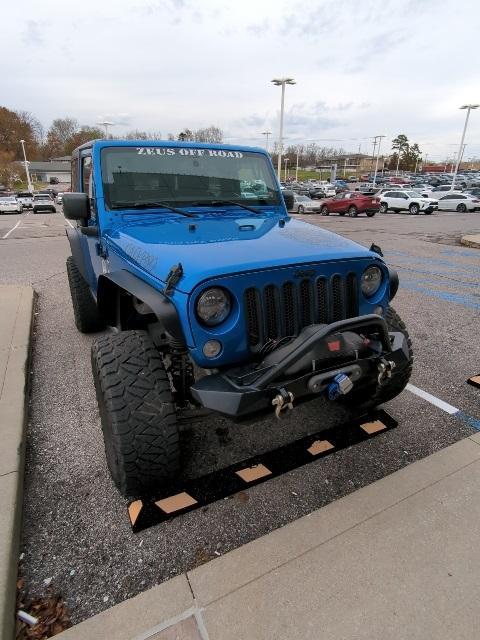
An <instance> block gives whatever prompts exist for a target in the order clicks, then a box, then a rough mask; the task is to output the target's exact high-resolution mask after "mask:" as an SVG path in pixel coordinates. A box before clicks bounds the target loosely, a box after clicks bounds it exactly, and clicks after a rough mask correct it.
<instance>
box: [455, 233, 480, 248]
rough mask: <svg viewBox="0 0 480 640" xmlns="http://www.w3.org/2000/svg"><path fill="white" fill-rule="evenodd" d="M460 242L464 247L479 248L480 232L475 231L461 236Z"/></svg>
mask: <svg viewBox="0 0 480 640" xmlns="http://www.w3.org/2000/svg"><path fill="white" fill-rule="evenodd" d="M460 242H461V243H462V244H463V245H465V246H466V247H472V249H480V233H476V234H474V235H470V236H462V238H461V240H460Z"/></svg>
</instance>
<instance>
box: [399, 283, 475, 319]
mask: <svg viewBox="0 0 480 640" xmlns="http://www.w3.org/2000/svg"><path fill="white" fill-rule="evenodd" d="M402 289H408V290H409V291H416V292H418V293H424V294H425V295H427V296H431V297H433V298H439V299H440V300H444V301H445V302H453V303H454V304H461V305H463V306H464V307H467V309H474V310H475V311H478V310H480V302H474V301H472V300H471V299H470V298H469V297H468V296H463V295H461V294H460V293H449V292H447V291H437V290H436V289H428V288H427V287H422V286H420V285H419V284H416V283H415V282H412V281H411V280H405V279H403V278H402Z"/></svg>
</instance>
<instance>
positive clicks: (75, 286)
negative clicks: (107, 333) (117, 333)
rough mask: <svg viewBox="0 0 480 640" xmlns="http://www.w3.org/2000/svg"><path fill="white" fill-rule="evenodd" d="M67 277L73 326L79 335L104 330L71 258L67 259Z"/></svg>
mask: <svg viewBox="0 0 480 640" xmlns="http://www.w3.org/2000/svg"><path fill="white" fill-rule="evenodd" d="M67 277H68V284H69V285H70V295H71V297H72V306H73V315H74V318H75V326H76V327H77V329H78V330H79V331H80V332H81V333H95V332H96V331H102V329H104V328H105V322H104V321H103V320H102V317H101V315H100V313H99V311H98V307H97V304H96V302H95V300H94V299H93V296H92V293H91V291H90V289H89V287H88V284H87V283H86V282H85V280H84V279H83V276H82V274H81V273H80V271H79V270H78V267H77V265H76V264H75V262H74V260H73V257H72V256H69V257H68V258H67Z"/></svg>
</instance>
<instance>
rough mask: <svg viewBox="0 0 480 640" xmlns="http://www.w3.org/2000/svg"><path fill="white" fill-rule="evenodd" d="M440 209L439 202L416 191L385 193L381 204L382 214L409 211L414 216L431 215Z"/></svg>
mask: <svg viewBox="0 0 480 640" xmlns="http://www.w3.org/2000/svg"><path fill="white" fill-rule="evenodd" d="M437 208H438V201H437V200H434V199H433V198H424V197H422V196H421V195H420V194H419V193H417V192H416V191H407V190H403V189H402V190H396V191H394V190H392V191H387V192H386V193H383V194H382V196H381V202H380V213H387V211H388V210H389V209H390V210H391V211H409V212H410V213H411V214H412V215H414V216H415V215H417V214H418V213H420V212H422V213H426V214H430V213H432V212H433V211H435V210H436V209H437Z"/></svg>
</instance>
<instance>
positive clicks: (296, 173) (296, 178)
mask: <svg viewBox="0 0 480 640" xmlns="http://www.w3.org/2000/svg"><path fill="white" fill-rule="evenodd" d="M299 156H300V149H299V148H298V147H297V165H296V167H295V182H298V158H299Z"/></svg>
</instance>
